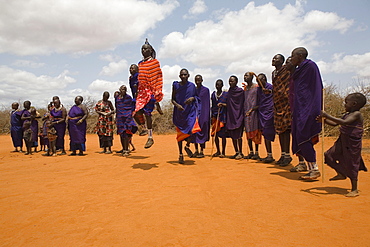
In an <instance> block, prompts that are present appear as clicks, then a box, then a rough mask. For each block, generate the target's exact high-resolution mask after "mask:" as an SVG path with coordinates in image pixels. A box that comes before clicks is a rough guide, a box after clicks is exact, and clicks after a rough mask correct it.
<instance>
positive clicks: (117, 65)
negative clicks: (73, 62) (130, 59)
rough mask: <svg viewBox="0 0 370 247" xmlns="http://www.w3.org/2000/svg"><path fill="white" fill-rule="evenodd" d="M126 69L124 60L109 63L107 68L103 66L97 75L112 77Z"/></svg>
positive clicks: (126, 64)
mask: <svg viewBox="0 0 370 247" xmlns="http://www.w3.org/2000/svg"><path fill="white" fill-rule="evenodd" d="M127 69H128V63H127V61H126V60H125V59H122V60H120V61H118V62H110V63H109V65H108V66H104V67H103V69H102V71H100V73H99V75H107V76H114V75H116V74H119V73H121V72H122V71H124V70H127Z"/></svg>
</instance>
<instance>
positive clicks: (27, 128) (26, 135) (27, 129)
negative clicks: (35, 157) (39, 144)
mask: <svg viewBox="0 0 370 247" xmlns="http://www.w3.org/2000/svg"><path fill="white" fill-rule="evenodd" d="M23 129H24V131H23V140H24V142H25V143H26V149H27V151H26V153H25V155H30V154H32V150H31V148H32V144H33V141H32V134H33V131H32V130H31V122H30V121H25V122H24V124H23Z"/></svg>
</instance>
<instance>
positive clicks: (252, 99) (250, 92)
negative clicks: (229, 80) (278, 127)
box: [244, 72, 262, 160]
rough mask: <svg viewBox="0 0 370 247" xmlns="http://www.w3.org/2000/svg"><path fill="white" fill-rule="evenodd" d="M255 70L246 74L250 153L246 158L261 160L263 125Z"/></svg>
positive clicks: (246, 123) (246, 121)
mask: <svg viewBox="0 0 370 247" xmlns="http://www.w3.org/2000/svg"><path fill="white" fill-rule="evenodd" d="M254 75H255V74H254V73H253V72H246V73H245V74H244V81H245V82H246V83H247V84H244V97H245V100H244V114H245V115H244V125H245V133H246V136H247V141H248V147H249V154H248V155H247V156H245V158H246V159H253V160H259V159H260V156H259V154H258V145H259V144H261V142H262V133H261V129H260V128H261V127H260V125H259V120H258V111H257V108H258V106H257V88H258V85H257V84H256V83H253V76H254ZM253 142H254V143H255V150H254V151H253Z"/></svg>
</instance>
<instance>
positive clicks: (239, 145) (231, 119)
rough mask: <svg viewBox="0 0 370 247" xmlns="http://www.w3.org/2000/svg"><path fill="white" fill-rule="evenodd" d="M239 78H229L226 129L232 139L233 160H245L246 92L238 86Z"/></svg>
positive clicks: (233, 76)
mask: <svg viewBox="0 0 370 247" xmlns="http://www.w3.org/2000/svg"><path fill="white" fill-rule="evenodd" d="M237 84H238V77H236V76H235V75H232V76H230V78H229V86H230V87H229V92H228V95H227V100H226V109H227V118H226V129H227V132H228V134H229V135H230V137H231V139H232V140H233V146H234V150H235V154H234V155H233V156H231V158H232V159H237V160H240V159H243V158H244V155H243V139H242V137H243V128H244V108H243V105H244V90H243V89H242V88H240V87H238V86H237Z"/></svg>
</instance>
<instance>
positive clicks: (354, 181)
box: [346, 179, 360, 197]
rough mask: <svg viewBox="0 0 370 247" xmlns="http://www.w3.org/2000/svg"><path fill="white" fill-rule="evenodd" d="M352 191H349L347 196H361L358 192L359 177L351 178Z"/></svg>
mask: <svg viewBox="0 0 370 247" xmlns="http://www.w3.org/2000/svg"><path fill="white" fill-rule="evenodd" d="M351 186H352V188H351V192H349V193H348V194H347V195H346V196H347V197H355V196H359V195H360V194H359V193H358V190H357V179H351Z"/></svg>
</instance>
